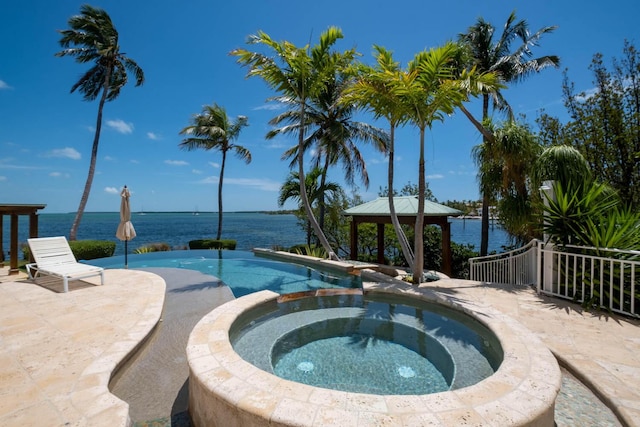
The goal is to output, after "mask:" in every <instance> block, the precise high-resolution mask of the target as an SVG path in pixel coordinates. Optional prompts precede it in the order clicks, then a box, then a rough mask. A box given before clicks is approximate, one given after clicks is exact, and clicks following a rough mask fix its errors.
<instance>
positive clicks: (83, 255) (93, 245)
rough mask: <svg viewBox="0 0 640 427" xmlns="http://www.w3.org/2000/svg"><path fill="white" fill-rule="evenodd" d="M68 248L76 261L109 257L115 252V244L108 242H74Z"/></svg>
mask: <svg viewBox="0 0 640 427" xmlns="http://www.w3.org/2000/svg"><path fill="white" fill-rule="evenodd" d="M69 246H70V247H71V251H72V252H73V255H75V257H76V259H77V260H89V259H96V258H105V257H110V256H113V254H114V253H115V252H116V242H112V241H108V240H75V241H72V242H69Z"/></svg>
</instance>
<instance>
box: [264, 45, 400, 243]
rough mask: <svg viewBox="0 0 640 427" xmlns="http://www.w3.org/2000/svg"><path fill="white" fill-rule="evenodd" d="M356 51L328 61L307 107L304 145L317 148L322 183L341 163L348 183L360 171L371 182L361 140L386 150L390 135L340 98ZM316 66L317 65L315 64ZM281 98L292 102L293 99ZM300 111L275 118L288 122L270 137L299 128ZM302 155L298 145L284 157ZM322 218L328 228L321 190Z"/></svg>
mask: <svg viewBox="0 0 640 427" xmlns="http://www.w3.org/2000/svg"><path fill="white" fill-rule="evenodd" d="M353 55H354V53H352V52H350V53H349V55H337V54H334V55H333V57H334V58H335V60H333V61H330V62H329V63H328V64H327V65H325V67H326V70H325V71H324V72H323V73H324V75H325V76H326V77H325V79H324V85H323V86H322V87H321V89H320V90H319V92H318V93H317V94H316V95H314V96H312V97H310V100H309V104H308V105H307V111H306V112H305V118H306V124H307V129H306V131H305V134H307V135H308V136H307V138H306V140H305V144H304V148H305V150H307V151H309V150H310V149H311V148H314V150H313V153H314V154H313V158H312V160H313V166H314V167H319V168H321V170H322V175H321V179H320V181H321V182H320V186H321V187H322V186H323V184H324V182H326V180H327V173H328V171H329V167H331V166H335V165H337V164H339V163H340V164H341V165H342V168H343V170H344V175H345V179H346V183H347V184H348V185H350V186H352V187H353V186H355V180H356V175H359V176H360V178H361V180H362V183H363V185H364V186H365V188H368V186H369V174H368V173H367V168H366V164H365V161H364V157H363V155H362V153H361V152H360V150H359V148H358V144H357V142H360V141H362V142H365V143H372V144H373V145H374V147H375V148H376V149H377V150H379V151H381V152H386V150H387V144H388V139H389V137H388V135H387V133H386V132H384V131H383V130H381V129H379V128H377V127H374V126H371V125H369V124H367V123H363V122H358V121H356V120H354V119H353V116H354V114H355V113H356V105H355V104H353V103H343V102H340V98H341V97H342V94H343V93H344V91H345V89H347V88H348V87H349V86H350V84H351V75H352V72H350V69H351V68H352V67H350V66H351V63H350V62H348V61H352V60H353ZM314 66H316V65H315V64H314ZM281 101H283V102H285V103H287V104H290V105H291V104H292V103H291V102H290V100H289V99H284V100H283V99H281ZM299 118H300V114H299V112H298V110H297V108H295V103H293V108H291V109H289V110H288V111H286V112H284V113H283V114H280V115H278V116H277V117H275V118H273V119H272V120H271V121H270V122H269V123H270V124H271V125H273V126H280V125H282V124H283V123H284V124H285V125H284V126H281V127H278V128H276V129H273V130H272V131H270V132H269V133H268V134H267V138H268V139H270V138H274V137H276V136H277V135H280V134H290V133H296V132H299V127H300V122H299ZM297 156H298V146H297V145H295V146H293V147H291V148H290V149H289V150H287V151H286V152H285V153H284V154H283V158H285V159H292V162H291V164H290V167H294V166H295V162H296V160H297ZM318 206H319V213H318V217H319V218H318V219H319V224H320V228H321V229H322V230H323V232H324V231H325V229H324V219H325V212H326V205H325V200H324V194H320V198H319V200H318Z"/></svg>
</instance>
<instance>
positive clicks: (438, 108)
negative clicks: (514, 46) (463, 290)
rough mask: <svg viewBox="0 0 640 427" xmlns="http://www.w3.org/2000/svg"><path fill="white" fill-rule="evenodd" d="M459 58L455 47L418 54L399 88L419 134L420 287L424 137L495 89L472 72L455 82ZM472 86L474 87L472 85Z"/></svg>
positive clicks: (418, 271)
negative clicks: (474, 98) (477, 96)
mask: <svg viewBox="0 0 640 427" xmlns="http://www.w3.org/2000/svg"><path fill="white" fill-rule="evenodd" d="M458 55H459V46H458V45H456V44H454V43H447V44H446V45H444V46H442V47H439V48H436V49H431V50H430V51H423V52H420V53H418V54H417V55H416V56H415V57H414V59H413V60H412V61H411V62H410V63H409V64H408V68H407V72H406V73H405V74H404V75H403V78H402V80H401V81H400V85H399V86H397V87H396V89H395V90H396V91H397V93H398V94H399V95H400V97H401V99H402V100H403V103H404V104H405V105H406V107H407V111H408V118H409V120H410V122H411V123H412V124H414V125H415V126H416V127H417V128H418V129H419V131H420V143H419V155H418V212H417V216H416V223H415V243H414V246H413V247H414V251H415V259H414V263H413V264H412V273H413V277H414V283H419V282H420V279H421V277H422V271H423V267H424V256H423V251H424V245H423V241H424V237H423V236H424V234H423V232H422V230H423V228H424V202H425V175H426V174H425V153H424V136H425V131H426V128H427V127H429V128H430V127H431V125H432V124H433V122H434V121H443V120H444V119H445V117H447V116H448V115H451V114H453V112H454V111H455V109H456V108H457V107H460V106H461V105H462V103H463V102H464V101H466V100H467V97H468V96H469V95H475V94H476V93H477V91H478V90H479V88H482V87H491V86H495V84H496V80H495V75H493V74H490V73H488V74H484V75H477V74H475V72H474V71H473V70H472V71H469V72H465V73H463V75H462V76H461V77H460V78H456V76H455V75H454V73H453V71H454V70H453V65H454V64H453V61H454V60H455V59H456V58H457V57H458ZM470 82H472V84H471V85H470Z"/></svg>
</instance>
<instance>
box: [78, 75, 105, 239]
mask: <svg viewBox="0 0 640 427" xmlns="http://www.w3.org/2000/svg"><path fill="white" fill-rule="evenodd" d="M111 71H112V68H111V67H109V69H108V70H107V74H106V75H105V77H104V84H103V86H102V95H101V96H100V103H99V104H98V117H97V118H96V132H95V134H94V136H93V145H92V146H91V160H90V161H89V173H88V174H87V181H86V182H85V184H84V191H83V192H82V197H81V198H80V205H79V206H78V211H77V212H76V216H75V218H74V219H73V223H72V224H71V230H70V231H69V240H76V239H77V237H78V228H79V227H80V221H81V220H82V215H83V214H84V209H85V207H86V206H87V202H88V201H89V193H91V185H92V184H93V176H94V175H95V172H96V160H97V159H98V145H99V143H100V130H101V129H102V110H103V108H104V104H105V102H106V100H107V93H108V91H109V82H110V80H111Z"/></svg>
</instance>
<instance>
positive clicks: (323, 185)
mask: <svg viewBox="0 0 640 427" xmlns="http://www.w3.org/2000/svg"><path fill="white" fill-rule="evenodd" d="M322 172H323V171H322V169H321V168H318V167H316V168H313V169H312V170H311V171H310V172H309V173H308V174H307V175H306V176H305V177H304V179H305V181H306V182H305V189H306V190H307V199H308V200H309V202H310V203H311V205H312V207H313V205H314V203H315V204H318V205H319V204H320V201H321V200H322V199H324V196H325V194H326V193H329V194H330V195H333V194H335V193H337V192H338V191H340V186H339V185H338V184H337V183H335V182H331V181H330V182H322V180H320V182H318V178H320V177H321V176H322ZM289 199H293V200H296V201H298V204H299V207H300V210H302V211H304V206H302V198H301V197H300V175H299V174H298V173H297V172H291V173H290V174H289V176H288V177H287V180H286V181H285V182H284V184H282V187H280V195H279V196H278V206H279V207H282V206H284V204H285V202H286V201H287V200H289ZM305 221H306V224H307V225H306V227H305V228H306V233H307V245H311V234H312V229H311V222H310V221H309V218H308V217H307V218H306V219H305Z"/></svg>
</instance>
